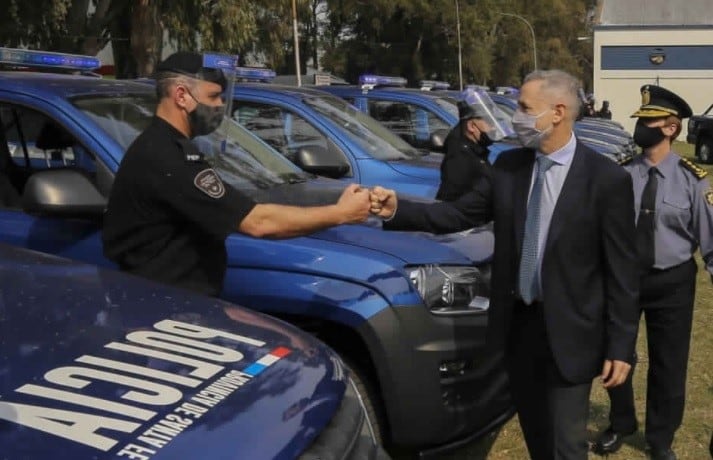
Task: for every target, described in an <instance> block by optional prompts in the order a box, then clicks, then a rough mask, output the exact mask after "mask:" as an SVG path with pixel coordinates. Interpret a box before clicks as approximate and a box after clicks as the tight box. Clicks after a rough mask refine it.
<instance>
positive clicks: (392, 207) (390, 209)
mask: <svg viewBox="0 0 713 460" xmlns="http://www.w3.org/2000/svg"><path fill="white" fill-rule="evenodd" d="M369 200H370V201H371V209H370V211H371V213H372V214H374V215H376V216H379V217H381V218H383V219H391V218H392V217H393V216H394V213H395V212H396V205H397V202H398V200H397V198H396V192H395V191H393V190H391V189H387V188H383V187H380V186H378V185H377V186H376V187H374V188H373V189H371V191H370V193H369Z"/></svg>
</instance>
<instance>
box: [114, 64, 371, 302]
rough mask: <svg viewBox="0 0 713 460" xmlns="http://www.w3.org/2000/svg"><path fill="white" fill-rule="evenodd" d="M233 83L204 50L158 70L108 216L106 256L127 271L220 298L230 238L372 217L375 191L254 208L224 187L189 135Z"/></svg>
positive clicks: (210, 120) (220, 112)
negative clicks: (153, 96) (145, 121)
mask: <svg viewBox="0 0 713 460" xmlns="http://www.w3.org/2000/svg"><path fill="white" fill-rule="evenodd" d="M228 83H229V80H228V79H227V78H226V75H225V73H224V72H223V70H221V69H219V68H214V67H211V66H205V65H204V61H203V56H202V55H200V54H196V53H189V52H178V53H175V54H173V55H171V56H169V57H168V58H167V59H166V60H165V61H163V62H161V63H160V64H159V65H158V67H157V74H156V91H157V94H158V97H159V101H158V106H157V108H156V115H155V117H154V119H153V121H152V122H151V124H150V126H149V127H148V128H147V129H146V130H145V131H144V132H143V133H141V134H140V135H139V136H138V137H137V138H136V140H135V141H134V142H133V143H132V144H131V146H130V147H129V149H128V150H127V152H126V154H125V155H124V158H123V160H122V161H121V165H120V166H119V170H118V171H117V174H116V179H115V181H114V185H113V188H112V191H111V195H110V197H109V203H108V205H107V210H106V214H105V218H104V228H103V232H102V239H103V243H104V253H105V255H106V256H107V257H108V258H109V259H111V260H113V261H114V262H116V263H117V264H118V265H119V267H120V268H121V269H122V270H124V271H128V272H130V273H134V274H136V275H140V276H143V277H146V278H150V279H153V280H156V281H159V282H163V283H166V284H172V285H177V286H181V287H184V288H188V289H192V290H195V291H198V292H202V293H205V294H208V295H214V296H215V295H218V294H219V293H220V291H221V289H222V284H223V278H224V276H225V270H226V266H227V255H226V249H225V239H226V237H227V236H228V235H229V234H230V233H231V232H235V231H238V232H242V233H245V234H248V235H251V236H255V237H269V238H282V237H291V236H299V235H303V234H307V233H310V232H313V231H317V230H319V229H323V228H326V227H329V226H333V225H338V224H345V223H355V222H362V221H364V220H366V218H367V217H368V215H369V192H368V191H367V190H365V189H361V188H359V187H358V186H357V185H354V184H352V185H350V186H348V187H347V188H346V189H345V190H344V192H343V193H342V195H341V197H340V198H339V200H338V202H337V203H336V204H335V205H330V206H320V207H310V208H306V207H292V206H281V205H274V204H256V203H255V202H253V200H252V199H250V198H249V197H247V196H246V195H244V194H242V193H240V192H239V191H237V190H235V189H233V188H232V187H231V186H230V185H228V184H225V183H223V182H222V181H221V179H220V177H219V176H218V174H216V172H215V171H214V170H213V169H212V168H211V166H210V164H209V163H208V162H207V161H206V160H205V159H204V157H203V155H202V154H201V152H200V151H199V150H198V149H197V147H196V146H195V145H194V144H193V142H192V141H191V138H193V137H196V136H201V135H205V134H209V133H211V132H213V131H214V130H216V129H217V128H218V126H219V125H220V123H221V122H222V121H223V118H224V116H225V107H226V104H225V97H231V96H232V94H229V92H228V91H227V90H226V87H228V88H230V86H229V85H228ZM226 93H228V94H226Z"/></svg>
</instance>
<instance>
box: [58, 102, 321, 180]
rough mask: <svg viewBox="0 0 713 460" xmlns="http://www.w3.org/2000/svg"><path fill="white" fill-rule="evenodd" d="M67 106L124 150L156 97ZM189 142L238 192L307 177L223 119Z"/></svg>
mask: <svg viewBox="0 0 713 460" xmlns="http://www.w3.org/2000/svg"><path fill="white" fill-rule="evenodd" d="M71 102H72V104H73V105H74V106H75V107H77V108H78V109H80V110H81V111H83V112H84V113H85V114H86V115H88V116H89V117H90V118H91V119H92V120H94V121H95V122H96V123H97V124H98V125H99V126H100V127H101V128H102V129H103V130H104V131H105V132H106V133H107V134H108V135H109V136H111V137H112V138H113V139H114V140H115V141H116V142H117V143H118V144H119V145H120V146H121V147H122V148H123V149H124V150H126V149H127V148H128V147H129V145H131V143H132V142H133V141H134V139H136V137H137V136H138V135H139V134H140V133H141V132H142V131H143V130H144V129H146V128H147V127H148V126H149V124H150V123H151V121H152V120H153V117H154V110H155V108H156V98H155V96H154V95H153V94H151V93H145V94H125V95H114V94H112V95H91V96H77V97H75V98H73V99H72V100H71ZM193 141H194V143H195V144H196V146H197V147H198V149H199V150H200V151H201V153H203V154H204V155H206V157H207V159H208V161H210V162H211V163H212V165H213V167H214V168H215V169H216V170H217V171H218V173H219V174H220V175H221V177H222V178H223V179H224V180H225V181H226V182H228V183H230V184H231V185H233V186H234V187H236V188H238V189H240V190H243V191H250V190H254V189H266V188H270V187H273V186H276V185H280V184H284V183H291V182H299V181H304V180H306V179H307V178H309V177H311V176H310V175H309V174H307V173H304V172H303V171H301V170H300V169H299V168H297V167H296V166H295V165H293V164H292V163H291V162H290V161H288V160H286V159H285V158H284V157H283V156H282V155H280V154H279V153H278V152H276V151H275V150H273V149H272V148H271V147H269V146H268V145H267V144H265V143H264V142H263V141H262V140H260V139H259V138H257V137H255V135H253V134H252V133H251V132H249V131H248V130H247V129H245V128H244V127H242V126H240V125H239V124H238V123H236V122H235V121H233V120H230V119H227V118H226V119H224V120H223V123H222V124H221V126H220V127H219V128H218V129H217V130H216V131H215V132H213V133H211V134H209V135H207V136H200V137H197V138H195V139H194V140H193Z"/></svg>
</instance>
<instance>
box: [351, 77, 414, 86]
mask: <svg viewBox="0 0 713 460" xmlns="http://www.w3.org/2000/svg"><path fill="white" fill-rule="evenodd" d="M407 83H408V81H406V79H405V78H403V77H387V76H384V75H362V76H360V77H359V84H360V85H362V86H369V87H372V88H373V87H375V86H406V84H407Z"/></svg>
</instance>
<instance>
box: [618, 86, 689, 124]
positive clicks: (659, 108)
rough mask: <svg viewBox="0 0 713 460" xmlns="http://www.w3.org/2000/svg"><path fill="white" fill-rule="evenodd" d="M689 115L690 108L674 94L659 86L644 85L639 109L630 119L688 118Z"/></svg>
mask: <svg viewBox="0 0 713 460" xmlns="http://www.w3.org/2000/svg"><path fill="white" fill-rule="evenodd" d="M691 115H693V112H692V111H691V107H690V106H689V105H688V104H687V103H686V101H684V100H683V99H681V97H679V96H678V95H676V94H675V93H673V92H671V91H669V90H667V89H666V88H662V87H660V86H656V85H644V86H642V87H641V107H639V110H637V111H636V112H634V114H633V115H631V118H636V117H639V118H663V117H668V116H674V117H678V118H688V117H690V116H691Z"/></svg>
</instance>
